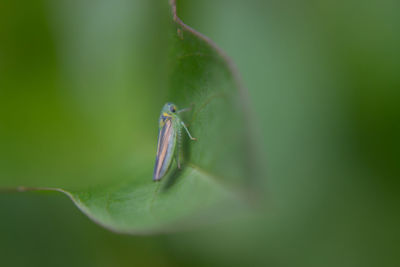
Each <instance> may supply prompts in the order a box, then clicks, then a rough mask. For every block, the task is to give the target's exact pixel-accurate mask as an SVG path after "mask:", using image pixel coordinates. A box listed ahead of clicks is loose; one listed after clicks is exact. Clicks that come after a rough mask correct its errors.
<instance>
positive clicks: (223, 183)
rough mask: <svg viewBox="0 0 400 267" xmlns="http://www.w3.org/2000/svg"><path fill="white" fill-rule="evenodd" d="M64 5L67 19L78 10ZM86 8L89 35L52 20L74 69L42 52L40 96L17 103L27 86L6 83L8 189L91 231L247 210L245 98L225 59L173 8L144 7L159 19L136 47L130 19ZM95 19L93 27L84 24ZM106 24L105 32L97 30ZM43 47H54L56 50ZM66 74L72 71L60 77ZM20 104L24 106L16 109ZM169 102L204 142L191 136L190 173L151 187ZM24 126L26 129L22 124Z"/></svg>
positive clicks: (177, 224)
mask: <svg viewBox="0 0 400 267" xmlns="http://www.w3.org/2000/svg"><path fill="white" fill-rule="evenodd" d="M64 4H65V6H62V8H64V11H65V8H71V6H70V4H67V3H64ZM73 5H78V6H79V5H81V4H80V3H78V2H76V3H75V2H74V4H73ZM58 8H59V7H58ZM80 8H82V9H81V12H82V14H78V15H77V16H78V18H77V20H78V21H79V20H80V19H81V22H82V23H84V24H85V25H86V27H87V29H86V30H85V27H82V28H83V30H82V29H81V28H79V29H76V28H75V26H74V25H73V23H74V22H75V21H72V19H71V18H70V17H68V16H67V17H61V18H57V19H58V20H60V23H61V24H62V25H64V26H62V27H61V28H63V27H65V28H63V30H62V32H63V33H64V34H65V36H67V37H68V38H66V39H63V38H61V39H62V40H63V41H64V42H65V43H62V44H61V45H60V46H55V47H56V49H60V50H62V49H64V50H62V51H61V52H64V54H66V55H64V56H69V57H70V58H67V59H64V60H65V61H62V60H61V59H60V58H58V56H57V55H56V54H57V53H56V52H54V54H52V52H46V53H45V55H47V56H48V58H49V61H48V62H47V63H48V64H47V63H44V64H43V65H41V66H40V67H42V68H43V70H42V71H43V73H38V76H39V78H38V79H37V80H33V82H32V85H35V86H37V88H38V89H37V90H38V91H37V92H36V93H30V92H28V91H25V92H23V93H22V94H14V93H13V92H12V90H11V89H12V88H16V87H23V86H25V87H29V86H28V85H26V84H25V85H23V86H22V85H20V84H13V83H10V82H9V83H8V88H9V89H10V88H11V89H10V90H8V93H9V94H10V95H9V98H10V99H11V100H12V102H11V104H9V105H6V108H4V109H7V107H8V108H9V109H10V110H13V111H17V112H16V113H13V112H8V114H9V115H5V116H4V118H2V119H3V120H2V121H3V122H5V123H6V124H5V125H6V127H5V131H4V132H3V135H2V136H1V137H2V141H1V143H2V144H3V145H4V147H5V149H3V150H2V152H0V153H1V159H2V161H1V162H2V163H3V164H2V165H1V168H2V169H1V172H2V177H4V178H2V180H0V182H1V183H2V185H3V186H8V187H11V188H13V187H14V188H15V187H16V186H20V187H17V188H18V189H19V190H20V191H26V190H53V191H59V192H62V193H65V194H66V195H68V196H69V197H70V198H71V200H72V201H73V202H74V203H75V204H76V205H77V206H78V207H79V209H81V210H82V211H83V212H84V213H85V214H86V215H87V216H89V217H90V218H91V219H92V220H94V221H95V222H97V223H99V224H100V225H103V226H104V227H106V228H108V229H110V230H112V231H116V232H122V233H133V234H144V233H154V232H165V231H173V230H180V229H186V228H188V227H193V226H196V225H201V224H204V223H210V222H215V221H218V220H220V219H224V218H225V219H226V218H228V217H229V216H231V215H232V214H235V213H236V212H237V209H238V208H241V207H243V203H244V202H243V201H244V199H243V194H242V193H239V192H244V191H246V192H247V190H250V188H251V187H250V185H251V184H252V181H253V179H255V178H256V176H257V173H258V171H259V169H258V168H257V167H256V165H255V164H254V162H255V159H256V154H255V152H254V149H253V145H252V142H253V141H254V140H252V137H251V133H250V130H249V123H248V110H247V105H248V104H247V100H246V97H245V90H244V89H243V87H242V86H241V85H240V82H239V78H238V74H237V72H236V70H235V69H234V66H233V64H232V63H231V62H230V60H229V59H228V57H227V56H226V55H225V54H224V53H223V52H222V51H221V50H220V49H218V48H217V47H216V46H215V45H214V44H213V43H212V42H211V41H210V40H209V39H208V38H206V37H205V36H202V35H201V34H199V33H197V32H196V31H194V30H193V29H191V28H190V27H188V26H186V25H185V24H184V23H182V22H181V21H180V19H179V18H178V17H177V15H176V8H175V3H174V1H172V3H171V6H170V8H171V9H172V12H168V10H167V9H165V8H160V9H158V10H155V9H154V8H155V7H154V6H150V7H149V12H150V11H151V12H150V13H152V12H156V11H157V12H159V15H160V16H159V17H160V18H159V19H158V20H155V21H152V24H151V25H153V26H149V25H146V27H144V28H146V29H150V32H149V33H146V34H143V31H141V29H140V28H135V30H133V32H134V33H138V37H139V36H141V37H144V40H142V39H140V38H138V39H136V38H133V39H130V38H131V37H130V34H131V32H132V31H131V30H132V29H131V28H129V27H128V28H126V27H127V26H126V23H131V22H132V21H130V20H129V19H128V18H130V15H131V14H129V13H126V14H125V13H124V12H125V11H124V10H123V9H122V8H121V10H113V9H112V7H110V6H107V4H102V5H99V6H96V8H95V9H93V10H92V9H91V13H85V11H87V9H89V8H92V7H86V9H85V8H84V7H82V6H80ZM110 9H111V10H110ZM96 12H97V13H99V14H98V17H96V16H95V15H93V16H94V17H93V18H92V19H93V21H91V20H90V18H89V19H88V18H87V17H86V16H87V15H88V14H93V13H94V14H96ZM112 12H117V13H118V14H121V16H120V17H121V18H120V20H118V21H117V22H115V21H111V20H110V21H107V19H106V21H103V20H104V18H103V17H102V16H101V15H102V14H103V13H104V14H109V13H112ZM66 13H67V14H68V12H66ZM124 14H125V15H124ZM169 14H171V15H170V16H168V15H169ZM80 15H81V17H79V16H80ZM100 18H101V20H99V19H100ZM141 18H143V15H142V16H141ZM125 20H126V21H125ZM100 22H101V23H103V24H104V25H103V26H104V27H105V28H101V27H100V28H96V27H99V26H98V25H99V23H100ZM71 23H72V24H71ZM71 25H72V26H71ZM135 25H136V24H135ZM139 25H141V26H143V25H142V24H139ZM91 27H94V28H91ZM152 27H154V28H155V29H153V32H151V28H152ZM94 29H97V30H98V29H101V30H104V31H101V32H99V33H96V31H94ZM116 29H117V30H119V32H117V33H115V31H116ZM75 30H77V32H78V33H76V32H75ZM86 31H87V32H86ZM43 34H44V35H48V33H46V32H45V33H43ZM157 34H160V35H161V36H158V35H157ZM88 35H89V36H88ZM109 35H110V36H109ZM149 35H151V36H150V37H149ZM155 36H156V37H155ZM108 37H113V38H116V39H117V40H118V41H115V40H114V39H112V40H109V39H108ZM79 38H83V39H84V41H82V40H81V39H79ZM118 38H119V39H118ZM146 38H147V39H146ZM152 38H159V40H152ZM85 40H86V41H85ZM68 42H69V43H68ZM154 42H156V43H155V44H154ZM71 43H72V44H71ZM126 43H128V44H130V43H133V44H136V46H134V47H135V49H142V50H143V51H147V52H149V53H148V54H147V55H145V56H142V55H141V54H136V53H140V51H139V50H138V51H135V53H134V57H132V58H134V60H132V59H130V57H129V56H132V55H133V54H132V51H130V48H129V46H127V45H126ZM137 43H139V44H137ZM90 44H92V45H93V46H91V45H90ZM144 44H146V45H147V46H146V47H145V46H143V45H144ZM44 45H49V46H50V47H52V48H54V46H53V45H54V44H52V43H51V42H50V44H49V42H45V43H44ZM76 45H78V47H79V48H81V49H82V50H83V52H82V51H81V50H80V49H76V47H75V46H76ZM120 46H123V48H122V49H121V50H118V48H119V47H120ZM84 52H86V53H84ZM107 52H108V53H109V54H107ZM48 54H50V55H48ZM153 57H154V58H153ZM71 58H72V59H71ZM57 60H61V62H62V63H59V62H58V61H57ZM60 65H61V66H60ZM63 67H64V68H70V69H69V71H67V72H63V70H62V68H63ZM54 68H56V69H54ZM50 69H53V71H55V72H56V73H57V74H56V75H52V76H51V77H52V78H54V80H53V81H46V83H50V85H49V84H47V85H45V84H44V83H45V81H44V79H40V78H41V77H44V76H45V75H46V72H47V71H49V70H50ZM127 69H128V70H129V71H131V72H132V73H133V74H132V75H133V77H134V78H130V76H129V73H127V72H126V71H127ZM16 70H19V69H18V68H16ZM19 71H21V70H19ZM60 73H61V74H63V75H66V76H67V78H65V79H66V80H63V79H62V78H60V77H58V75H59V74H60ZM68 75H70V76H68ZM55 77H56V78H55ZM68 77H70V78H68ZM68 82H69V84H68ZM65 83H67V85H65ZM87 85H89V89H87V88H86V87H85V86H87ZM41 86H43V87H41ZM65 87H68V88H65ZM43 88H45V89H43ZM60 91H61V92H62V93H63V94H60ZM32 98H33V99H34V101H33V102H32V101H31V99H32ZM20 101H21V102H27V103H28V105H27V106H24V107H22V106H19V108H15V106H14V105H13V104H15V103H18V102H20ZM35 101H36V102H35ZM165 102H174V103H175V104H177V105H178V107H180V108H185V107H192V110H191V111H190V112H188V113H187V114H184V115H183V119H184V121H185V122H186V123H187V124H188V125H189V128H190V131H191V133H192V135H193V136H195V137H196V138H197V139H198V141H196V142H193V141H190V140H187V138H186V137H185V140H184V142H183V152H184V153H183V154H184V164H183V169H182V170H178V169H177V168H176V165H174V166H172V168H171V171H170V172H169V174H168V175H167V177H164V178H163V179H162V181H161V182H159V183H155V182H153V181H152V171H153V164H154V158H155V148H156V142H157V137H156V134H157V116H158V113H159V112H160V109H161V107H162V105H163V104H164V103H165ZM8 111H9V110H8ZM4 114H6V113H4ZM24 116H25V117H27V118H28V119H27V120H26V121H25V122H22V123H21V121H20V120H19V119H21V118H23V117H24ZM7 123H8V125H7ZM17 133H18V134H17ZM21 185H22V186H21Z"/></svg>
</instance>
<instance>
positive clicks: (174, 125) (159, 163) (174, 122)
mask: <svg viewBox="0 0 400 267" xmlns="http://www.w3.org/2000/svg"><path fill="white" fill-rule="evenodd" d="M187 110H189V108H186V109H181V110H178V108H177V107H176V105H174V104H173V103H167V104H165V105H164V107H163V108H162V110H161V114H160V118H159V120H158V142H157V155H156V163H155V165H154V173H153V181H159V180H161V178H163V177H164V176H165V174H166V172H167V171H168V169H169V168H170V166H171V164H172V159H173V157H174V156H175V157H176V162H177V165H178V168H179V169H180V168H181V163H180V159H179V152H180V151H179V149H180V147H179V146H180V144H181V132H182V128H183V129H185V131H186V133H187V134H188V136H189V138H190V139H191V140H196V138H193V137H192V135H191V134H190V132H189V130H188V128H187V127H186V125H185V123H184V122H183V121H182V120H181V119H180V118H179V115H178V114H179V113H181V112H184V111H187ZM177 144H178V149H176V146H177Z"/></svg>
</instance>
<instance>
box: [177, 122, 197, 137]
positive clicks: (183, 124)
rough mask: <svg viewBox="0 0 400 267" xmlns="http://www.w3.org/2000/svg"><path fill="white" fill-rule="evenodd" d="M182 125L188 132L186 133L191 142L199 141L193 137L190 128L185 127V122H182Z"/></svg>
mask: <svg viewBox="0 0 400 267" xmlns="http://www.w3.org/2000/svg"><path fill="white" fill-rule="evenodd" d="M181 125H182V126H183V128H185V130H186V132H187V134H188V135H189V138H190V139H191V140H197V139H196V138H194V137H192V135H191V134H190V132H189V130H188V128H187V127H186V125H185V123H184V122H183V121H181Z"/></svg>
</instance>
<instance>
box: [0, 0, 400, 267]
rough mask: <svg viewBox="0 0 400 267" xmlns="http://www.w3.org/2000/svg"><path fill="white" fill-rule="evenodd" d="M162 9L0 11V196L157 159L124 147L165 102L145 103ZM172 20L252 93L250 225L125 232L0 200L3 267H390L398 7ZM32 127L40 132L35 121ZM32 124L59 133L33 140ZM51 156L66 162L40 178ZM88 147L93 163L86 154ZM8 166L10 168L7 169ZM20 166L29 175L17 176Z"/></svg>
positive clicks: (194, 15) (287, 4) (16, 7)
mask: <svg viewBox="0 0 400 267" xmlns="http://www.w3.org/2000/svg"><path fill="white" fill-rule="evenodd" d="M167 8H168V7H167V6H166V5H163V6H162V7H160V6H159V1H136V2H135V1H133V2H130V1H117V2H115V1H113V2H112V3H111V2H110V3H108V2H106V1H97V2H93V3H91V4H89V3H83V2H81V1H72V2H71V1H63V2H57V4H55V3H53V2H51V1H35V2H34V3H33V2H32V3H30V2H28V1H26V3H24V4H23V5H22V4H17V3H14V2H12V1H8V2H7V3H4V4H2V8H1V9H0V14H1V16H0V33H1V35H0V36H1V37H0V97H1V98H0V104H1V105H0V116H1V117H3V116H4V114H7V116H4V117H7V118H13V119H12V120H11V119H8V120H7V121H3V120H1V124H0V136H1V137H2V138H1V140H6V141H4V142H2V143H0V149H1V150H2V153H0V155H2V156H1V158H0V166H1V175H2V176H1V177H0V181H1V182H2V183H3V184H5V185H9V186H14V185H16V183H15V181H16V180H15V179H16V178H15V177H18V179H19V180H18V183H17V185H19V184H26V182H30V184H29V185H42V184H43V183H44V182H46V183H48V185H49V186H57V185H58V184H57V182H55V181H54V180H53V179H52V177H54V175H56V174H57V175H62V176H64V178H62V179H70V177H76V179H77V180H76V181H75V184H79V182H80V178H78V177H79V176H74V175H72V174H75V173H80V172H81V171H82V170H85V169H86V170H90V171H87V173H92V172H91V170H92V168H93V164H96V166H97V164H98V166H103V168H104V169H99V170H98V173H102V174H103V173H104V172H106V171H111V170H112V169H113V167H115V168H117V167H116V165H118V164H117V163H119V159H120V157H121V154H123V155H127V154H128V153H131V151H135V149H136V151H142V152H143V158H139V159H137V162H142V161H141V160H143V161H146V159H147V158H152V157H153V156H154V155H153V153H154V152H153V146H152V145H153V143H154V140H155V139H156V132H154V134H153V135H150V134H149V135H147V134H146V135H144V136H136V137H140V138H142V139H141V140H142V141H141V142H137V143H135V142H134V141H133V140H137V139H136V138H135V134H137V131H136V128H135V127H137V126H138V125H140V126H139V127H140V129H143V131H144V132H146V133H151V132H152V131H153V128H154V121H152V120H151V119H149V118H157V116H158V112H159V108H160V107H161V106H162V104H163V99H164V97H165V96H163V95H160V94H159V93H158V92H159V91H162V90H160V88H163V86H165V85H164V82H165V81H166V80H167V77H166V76H167V73H168V71H167V66H166V65H163V63H162V62H163V61H164V59H165V58H164V57H166V56H167V54H168V51H167V50H166V47H165V46H164V45H163V44H164V42H163V40H165V39H166V38H167V37H166V36H164V34H165V32H166V29H165V28H164V26H165V27H167V26H166V25H167V24H168V20H169V17H168V14H169V13H168V12H169V11H168V10H166V9H167ZM178 10H179V11H180V15H181V18H182V19H183V20H184V22H185V23H187V24H189V25H190V26H192V27H193V28H195V29H197V30H199V31H200V32H202V33H204V34H205V35H207V36H209V37H210V38H211V39H213V40H214V41H216V43H217V44H218V45H220V46H221V47H222V48H223V49H224V50H225V51H226V52H227V53H228V55H229V56H231V57H232V58H233V60H234V61H235V63H236V64H237V66H238V69H239V71H240V73H241V74H242V76H243V80H244V84H245V85H246V87H247V88H248V89H249V95H250V100H251V103H252V107H253V111H254V118H253V121H254V122H255V124H256V126H257V127H258V129H259V132H260V134H259V135H260V137H261V138H260V140H259V142H258V144H259V146H260V148H262V150H263V152H264V155H265V156H266V158H263V159H262V160H263V162H265V166H266V167H267V172H268V175H267V177H265V179H264V180H263V181H262V183H261V184H262V186H260V188H262V189H261V190H262V192H264V196H265V198H263V199H257V201H258V205H259V206H260V214H259V216H256V217H254V216H253V217H242V218H238V219H237V220H235V221H232V222H230V223H226V224H225V225H224V226H223V227H220V226H215V227H207V228H206V229H200V230H197V231H191V232H183V233H176V234H168V235H161V236H150V237H137V236H123V235H117V234H113V233H110V232H108V231H106V230H104V229H102V228H100V227H99V226H97V225H95V224H93V223H92V222H91V221H90V220H89V219H87V218H86V217H85V216H84V215H83V214H81V213H80V212H79V211H78V210H77V209H76V208H75V207H74V206H73V205H72V204H71V202H70V201H69V200H68V199H67V198H66V197H65V196H62V195H57V194H54V193H46V194H37V193H35V194H34V193H24V194H2V195H0V203H1V205H0V207H1V209H0V213H1V214H2V215H1V220H0V229H1V233H0V234H1V238H0V240H1V242H0V251H1V252H0V256H1V257H0V265H2V266H3V265H4V266H54V262H57V263H60V264H63V265H65V266H79V265H81V266H122V265H126V266H128V265H130V266H132V265H138V266H143V265H146V266H176V265H190V266H193V265H199V266H210V265H219V266H221V265H222V266H232V265H242V266H249V265H258V266H262V265H263V266H265V265H267V266H397V265H398V263H399V262H400V259H399V256H398V251H399V245H398V243H399V240H400V233H399V230H398V225H399V223H400V218H399V217H400V216H399V215H398V214H399V213H398V203H399V194H398V190H396V188H397V187H398V185H399V182H398V181H399V180H398V179H399V168H400V167H399V166H400V164H399V163H400V156H399V155H400V141H399V140H400V138H399V137H400V134H399V131H400V127H399V117H400V105H399V103H398V101H399V96H400V90H399V88H400V78H399V77H400V76H399V75H398V73H399V71H400V66H399V64H400V50H399V49H398V47H400V35H399V34H398V33H397V32H398V28H399V26H400V22H399V18H398V14H397V13H398V12H397V10H398V3H397V2H396V1H375V2H368V3H366V2H364V1H331V2H329V1H328V2H327V1H303V2H298V1H256V0H254V1H248V2H244V1H236V0H234V1H227V0H214V1H211V0H203V1H180V2H178ZM62 22H63V23H62ZM164 23H165V25H164ZM105 51H107V52H108V53H104V52H105ZM82 77H84V78H82ZM99 77H100V78H99ZM55 88H58V89H57V90H55ZM115 90H119V91H118V93H116V94H115ZM94 92H96V94H95V95H96V96H95V97H93V93H94ZM111 92H112V93H111ZM19 95H21V98H19V97H16V96H19ZM127 98H129V99H130V100H132V99H133V101H134V102H135V105H134V106H131V105H128V102H127V101H126V99H127ZM12 99H18V103H14V102H12V101H11V100H12ZM129 103H130V102H129ZM39 104H40V106H39V107H38V106H37V105H39ZM31 110H35V112H31ZM49 111H51V112H49ZM10 113H11V114H12V116H10ZM115 117H118V118H119V119H118V120H114V118H115ZM38 118H40V120H39V121H40V122H41V123H42V124H41V125H32V122H37V121H38ZM88 121H90V122H91V123H90V124H88V123H87V122H88ZM49 122H51V123H50V124H49ZM127 122H136V124H132V123H127ZM44 125H51V127H52V128H51V129H52V130H54V131H52V132H53V133H56V134H55V135H52V136H46V133H47V132H48V130H49V129H48V128H46V127H47V126H46V127H44ZM104 125H107V127H104ZM134 125H136V126H134ZM48 127H50V126H48ZM22 130H23V131H22ZM101 131H107V133H108V134H104V135H98V133H99V132H101ZM81 132H83V133H84V136H85V139H84V140H81V139H78V138H77V136H82V135H81ZM16 133H18V135H16ZM104 136H108V138H109V139H103V138H102V137H104ZM43 137H46V140H47V141H46V143H44V144H42V145H41V146H40V147H31V146H30V144H32V143H33V142H32V140H35V138H37V139H36V140H38V139H39V138H43ZM21 138H22V139H21ZM15 140H24V142H23V143H18V144H15ZM60 140H64V141H63V142H60ZM15 146H17V147H18V148H19V149H18V151H15V150H12V149H11V147H15ZM77 147H80V148H81V153H80V154H79V157H78V158H76V153H75V152H76V151H74V149H75V148H77ZM54 148H56V149H57V150H56V151H57V152H59V151H61V152H62V153H63V157H65V162H64V163H63V164H60V163H59V162H58V164H59V165H55V166H54V168H53V169H43V168H42V166H43V165H44V164H46V165H47V164H48V163H49V162H50V163H51V162H52V157H51V155H52V153H54V151H53V150H52V149H54ZM93 148H96V149H100V151H99V153H95V154H93V153H91V152H90V153H89V152H87V151H93ZM4 151H6V152H7V153H3V152H4ZM85 151H86V152H87V153H85ZM3 155H8V156H7V157H4V156H3ZM49 155H50V156H49ZM98 155H101V157H100V158H99V157H97V156H98ZM24 157H27V158H24ZM30 158H34V159H35V161H34V163H35V164H32V161H30V160H29V159H30ZM123 158H126V157H125V156H124V157H123ZM18 159H20V161H19V162H20V164H21V165H18V168H20V169H21V172H15V171H13V172H11V170H15V169H17V168H16V166H10V165H9V162H18ZM78 163H79V164H80V166H79V168H78V167H77V169H76V170H75V171H74V170H71V169H70V168H67V167H70V166H71V165H73V166H78V165H79V164H78ZM102 163H103V164H102ZM40 164H43V165H40ZM126 164H128V165H129V164H131V163H126ZM27 169H28V170H30V171H31V172H32V173H35V174H36V176H35V177H34V179H33V178H32V177H23V176H22V174H23V173H24V172H25V171H26V170H27ZM64 169H69V170H70V171H71V172H72V173H65V172H64V171H63V170H64ZM5 174H7V175H5ZM92 174H93V173H92ZM3 175H4V176H3ZM10 177H11V178H10ZM62 179H61V180H62ZM92 179H93V180H95V181H96V182H97V181H98V180H97V179H99V178H98V177H97V176H96V175H93V177H92ZM104 179H106V178H104ZM93 180H92V181H93ZM72 182H73V181H72ZM72 182H71V183H72ZM85 182H88V183H91V181H90V179H89V178H88V179H87V180H86V179H85ZM72 184H73V183H72Z"/></svg>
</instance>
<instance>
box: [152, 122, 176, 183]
mask: <svg viewBox="0 0 400 267" xmlns="http://www.w3.org/2000/svg"><path fill="white" fill-rule="evenodd" d="M163 119H164V118H163ZM175 142H176V131H175V129H174V127H173V122H172V119H171V118H165V119H164V125H163V127H162V128H161V129H160V131H159V132H158V144H157V156H156V164H155V166H154V173H153V180H154V181H158V180H160V179H161V178H162V177H163V176H164V174H165V173H166V172H167V170H168V167H169V165H170V164H171V161H172V156H173V154H174V149H175Z"/></svg>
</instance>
